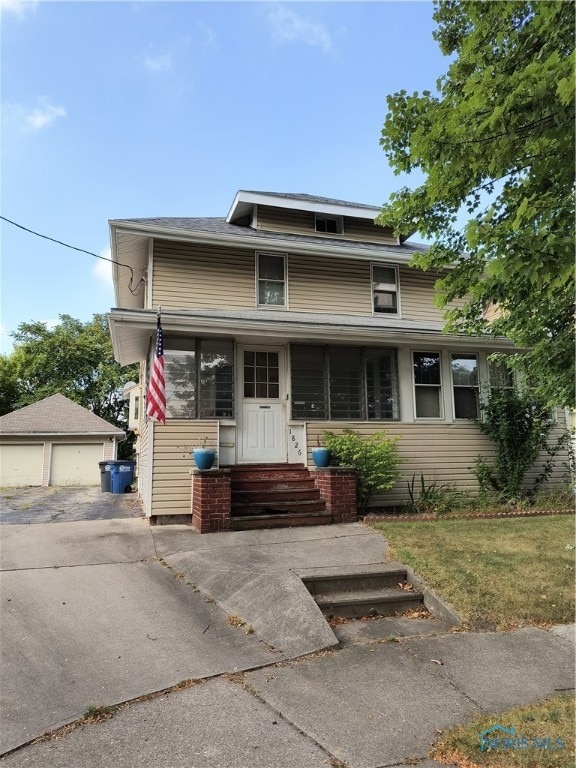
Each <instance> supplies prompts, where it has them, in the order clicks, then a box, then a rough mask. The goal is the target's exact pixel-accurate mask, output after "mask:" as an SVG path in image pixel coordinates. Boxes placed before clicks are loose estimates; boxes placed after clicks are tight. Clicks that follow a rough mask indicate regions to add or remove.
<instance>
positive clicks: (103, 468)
mask: <svg viewBox="0 0 576 768" xmlns="http://www.w3.org/2000/svg"><path fill="white" fill-rule="evenodd" d="M98 466H99V467H100V488H101V490H102V493H110V491H111V490H112V481H111V476H110V462H109V461H99V462H98Z"/></svg>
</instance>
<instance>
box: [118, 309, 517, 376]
mask: <svg viewBox="0 0 576 768" xmlns="http://www.w3.org/2000/svg"><path fill="white" fill-rule="evenodd" d="M108 322H109V325H110V333H111V336H112V343H113V346H114V355H115V357H116V360H118V362H119V363H120V364H121V365H129V364H130V363H136V362H139V361H140V360H143V359H144V358H145V357H146V356H147V354H148V351H149V349H150V344H151V341H152V339H153V338H154V336H155V330H156V312H155V311H154V310H143V309H131V310H126V309H113V310H112V311H111V312H110V314H109V315H108ZM162 328H163V331H164V335H165V336H167V335H191V334H193V335H200V336H220V337H226V338H234V339H238V340H240V341H245V342H249V343H257V342H258V341H260V343H266V342H268V343H272V342H276V343H277V342H279V341H281V342H283V343H285V342H288V341H298V342H300V343H305V342H311V343H314V342H315V343H318V342H326V343H328V342H330V343H345V344H346V343H348V344H374V345H379V344H383V345H386V344H387V345H391V344H393V345H400V344H410V345H415V344H426V345H427V346H428V347H429V346H430V343H431V342H433V343H434V346H435V347H446V346H459V347H463V346H466V347H471V346H474V347H479V346H480V347H484V348H490V349H502V348H507V349H510V348H511V347H512V346H513V344H512V342H511V341H509V340H508V339H504V338H498V339H495V338H493V337H490V336H468V335H466V334H457V335H456V334H454V335H451V334H445V333H443V332H442V328H443V325H442V323H441V322H432V321H424V320H403V319H396V318H389V317H386V316H366V317H365V316H358V315H338V314H319V313H311V312H289V311H285V310H274V311H272V310H265V311H262V310H221V309H202V310H200V309H197V310H166V311H164V310H163V311H162Z"/></svg>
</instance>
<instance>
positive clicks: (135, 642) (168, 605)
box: [0, 520, 574, 768]
mask: <svg viewBox="0 0 576 768" xmlns="http://www.w3.org/2000/svg"><path fill="white" fill-rule="evenodd" d="M0 534H1V535H2V539H3V541H2V551H3V558H2V568H3V574H2V579H3V586H2V602H1V609H2V616H1V618H2V632H3V635H4V636H3V640H2V652H3V654H4V655H3V662H2V672H3V685H2V696H3V702H2V704H3V706H2V713H3V742H2V743H3V747H2V751H3V752H6V751H7V750H12V749H15V748H16V747H18V746H19V745H22V744H24V743H25V742H27V741H28V740H30V739H32V738H33V737H35V736H38V735H40V734H41V733H43V732H44V731H46V730H49V729H53V728H56V727H57V726H59V725H62V724H64V723H66V722H71V721H74V720H76V719H78V718H79V717H80V716H81V715H82V713H83V712H84V711H85V710H86V708H87V707H88V706H89V705H90V704H94V705H102V704H106V705H112V704H117V703H119V702H123V701H124V702H125V701H127V700H129V699H134V698H136V697H139V696H142V695H144V694H149V693H153V692H154V691H160V690H162V689H165V688H168V687H170V686H173V685H175V684H176V683H178V682H180V681H182V680H186V679H196V680H198V683H197V684H194V685H190V686H189V687H186V688H185V689H184V690H173V691H170V692H165V693H163V694H161V695H158V696H153V697H151V698H149V700H146V701H139V702H133V703H128V704H126V705H125V706H122V707H121V708H120V710H119V711H118V712H117V713H116V714H115V716H114V717H113V718H112V719H110V720H108V721H106V722H103V723H99V724H95V725H86V726H81V727H78V728H76V729H74V730H72V731H71V732H70V733H68V735H63V736H61V737H60V738H58V739H57V740H52V741H46V742H44V743H39V744H33V745H28V746H23V747H22V748H21V749H16V751H13V752H12V753H10V754H7V755H5V757H3V758H1V759H0V766H4V765H6V766H13V767H14V768H18V767H20V766H35V767H37V768H46V767H47V766H50V768H65V766H66V767H69V766H82V768H101V767H103V768H108V767H109V768H113V766H114V767H115V766H120V767H121V768H124V767H126V768H130V767H131V766H134V767H135V768H136V766H138V768H148V766H150V768H152V766H154V768H276V766H277V767H278V768H289V767H290V766H294V768H308V766H310V768H325V767H326V766H327V765H343V766H348V768H380V767H381V766H403V765H408V764H414V760H424V762H420V763H419V764H420V765H421V766H422V768H426V767H427V766H432V765H434V763H432V762H431V761H428V760H426V754H427V751H428V749H429V747H430V745H431V744H432V743H433V742H434V741H435V739H436V738H437V730H438V729H442V728H446V727H447V726H449V725H452V724H456V723H461V722H465V721H466V720H468V719H469V718H470V717H471V716H472V714H474V713H475V712H498V711H502V710H504V709H506V708H508V707H510V706H512V705H515V704H523V703H529V702H534V701H537V700H540V699H542V698H544V697H546V696H548V695H550V694H552V693H554V692H555V691H557V690H567V689H571V688H573V686H574V641H573V638H574V628H573V627H571V628H567V627H563V628H559V629H557V630H556V633H553V632H548V631H544V630H540V629H535V628H526V629H521V630H518V631H516V632H509V633H483V634H475V633H456V634H447V633H444V630H443V628H442V625H441V624H440V623H438V624H437V625H434V623H433V622H432V623H431V624H429V625H427V626H426V628H425V629H426V630H427V631H428V634H426V635H424V636H410V631H411V630H410V627H409V626H408V622H409V620H406V619H400V620H398V625H397V626H398V632H397V633H396V634H397V635H398V636H399V637H398V641H397V642H388V641H387V638H386V637H383V636H382V635H381V636H378V634H377V633H376V634H374V635H373V636H371V635H370V634H366V633H364V634H363V636H362V638H361V642H358V640H359V637H358V635H354V633H349V634H348V642H349V643H350V644H348V645H344V647H342V646H337V645H336V643H337V638H336V637H335V635H334V633H333V632H332V630H331V629H330V627H329V626H328V625H327V624H326V622H325V621H324V619H323V618H322V616H321V614H320V612H319V610H318V609H317V606H316V605H315V603H314V602H313V601H312V600H311V598H310V595H309V594H308V593H307V591H306V590H305V589H304V588H303V586H302V583H301V582H300V580H299V578H298V577H299V575H302V574H304V573H305V572H306V570H307V569H310V568H322V567H325V568H330V567H334V566H340V567H343V566H345V565H360V564H367V563H378V562H382V560H383V559H384V555H385V547H384V542H383V539H382V538H381V537H380V535H379V534H377V533H375V532H373V531H372V530H371V529H369V528H366V527H365V526H362V525H347V526H323V527H318V528H295V529H282V530H272V531H254V532H242V533H225V534H212V535H209V536H199V535H198V534H196V533H195V532H194V531H192V530H191V529H189V528H185V527H171V526H170V527H168V526H166V527H157V528H149V527H148V526H147V524H146V523H145V522H144V521H142V520H118V521H98V522H84V523H66V524H58V523H55V524H52V525H49V526H30V525H28V526H4V527H3V529H2V530H1V531H0ZM197 590H200V591H197ZM207 600H208V601H209V602H207ZM212 600H214V602H212ZM232 614H233V615H235V616H238V617H240V618H241V619H242V620H244V621H245V622H246V624H250V625H251V628H252V629H253V630H254V632H253V633H252V634H245V628H243V627H234V626H232V625H231V624H230V623H229V620H228V616H229V615H232ZM382 621H383V622H387V623H386V624H383V627H384V626H385V627H386V629H385V633H384V634H386V635H387V634H389V633H390V632H391V631H393V630H394V626H395V625H394V624H393V623H391V622H393V620H390V619H388V620H382ZM413 626H414V630H413V631H414V633H416V634H417V633H418V632H421V631H422V628H421V627H420V626H419V625H418V623H415V624H414V625H413ZM344 634H345V633H344ZM404 635H406V636H404ZM341 636H342V637H344V635H341ZM302 654H310V655H305V656H303V657H302ZM297 657H299V658H297ZM230 673H232V674H230ZM526 735H528V736H529V735H530V734H526ZM338 761H340V762H338Z"/></svg>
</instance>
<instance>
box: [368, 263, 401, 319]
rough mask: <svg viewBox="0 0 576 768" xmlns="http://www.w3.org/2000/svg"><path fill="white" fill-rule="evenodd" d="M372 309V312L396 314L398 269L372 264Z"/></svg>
mask: <svg viewBox="0 0 576 768" xmlns="http://www.w3.org/2000/svg"><path fill="white" fill-rule="evenodd" d="M372 307H373V309H374V312H377V313H381V312H382V313H385V314H389V315H397V314H398V269H397V267H393V266H388V265H386V266H382V265H380V264H372Z"/></svg>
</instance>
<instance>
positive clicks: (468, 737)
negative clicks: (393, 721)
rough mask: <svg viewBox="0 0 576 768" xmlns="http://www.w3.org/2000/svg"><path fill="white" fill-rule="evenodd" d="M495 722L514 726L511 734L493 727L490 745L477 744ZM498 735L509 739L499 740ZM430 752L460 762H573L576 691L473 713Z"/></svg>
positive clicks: (569, 766)
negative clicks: (494, 712)
mask: <svg viewBox="0 0 576 768" xmlns="http://www.w3.org/2000/svg"><path fill="white" fill-rule="evenodd" d="M494 725H501V726H503V727H504V728H508V729H509V728H510V727H512V728H513V729H514V736H512V735H509V734H505V733H502V732H499V733H498V732H492V733H493V735H492V745H490V743H489V742H486V741H485V742H484V749H483V750H481V748H480V734H481V733H482V732H483V731H485V730H487V729H489V728H491V727H492V726H494ZM498 736H500V737H501V738H506V739H508V740H509V741H508V742H507V743H506V744H504V743H503V742H502V741H499V742H498V741H496V739H497V737H498ZM487 738H490V737H489V736H488V737H487ZM430 756H431V757H432V758H434V759H435V760H438V761H440V762H446V763H450V764H452V763H456V765H458V766H462V768H536V766H537V767H538V768H573V766H574V757H575V752H574V697H573V696H565V695H559V696H553V697H552V698H550V699H546V701H543V702H541V703H539V704H535V705H530V706H525V707H515V708H514V709H511V710H509V711H508V712H501V713H499V714H498V715H480V716H477V717H475V718H474V719H473V720H471V721H470V722H469V723H466V725H460V726H457V727H455V728H451V729H450V730H448V731H446V733H444V734H443V735H442V736H441V737H440V739H439V741H438V742H437V743H436V744H435V746H434V747H433V748H432V751H431V753H430Z"/></svg>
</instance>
